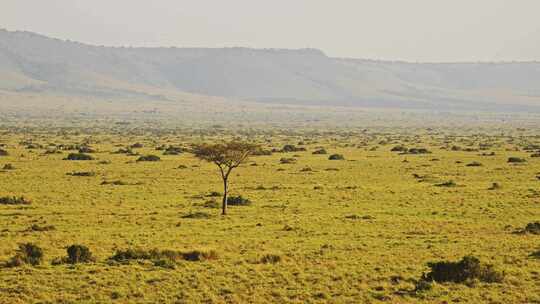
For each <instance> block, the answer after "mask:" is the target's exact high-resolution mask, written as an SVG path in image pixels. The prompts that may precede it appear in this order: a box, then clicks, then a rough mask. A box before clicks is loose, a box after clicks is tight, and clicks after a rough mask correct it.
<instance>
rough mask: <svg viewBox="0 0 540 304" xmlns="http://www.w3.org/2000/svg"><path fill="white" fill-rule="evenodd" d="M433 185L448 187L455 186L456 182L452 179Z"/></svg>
mask: <svg viewBox="0 0 540 304" xmlns="http://www.w3.org/2000/svg"><path fill="white" fill-rule="evenodd" d="M435 186H437V187H449V188H450V187H457V184H456V182H454V181H453V180H450V181H447V182H443V183H439V184H436V185H435Z"/></svg>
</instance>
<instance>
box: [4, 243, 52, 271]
mask: <svg viewBox="0 0 540 304" xmlns="http://www.w3.org/2000/svg"><path fill="white" fill-rule="evenodd" d="M42 262H43V249H41V248H40V247H39V246H37V245H35V244H33V243H25V244H20V245H19V249H18V250H17V253H16V254H15V256H13V257H12V258H11V259H10V260H9V261H8V262H7V266H8V267H18V266H22V265H24V264H28V265H32V266H37V265H39V264H41V263H42Z"/></svg>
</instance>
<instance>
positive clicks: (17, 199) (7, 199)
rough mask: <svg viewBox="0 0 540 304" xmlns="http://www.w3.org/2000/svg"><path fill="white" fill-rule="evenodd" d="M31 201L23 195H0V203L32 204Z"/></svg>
mask: <svg viewBox="0 0 540 304" xmlns="http://www.w3.org/2000/svg"><path fill="white" fill-rule="evenodd" d="M30 204H32V202H31V201H29V200H27V199H25V198H24V197H23V196H21V197H16V196H4V197H0V205H30Z"/></svg>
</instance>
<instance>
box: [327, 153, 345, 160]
mask: <svg viewBox="0 0 540 304" xmlns="http://www.w3.org/2000/svg"><path fill="white" fill-rule="evenodd" d="M328 159H329V160H344V159H345V157H344V156H343V155H341V154H332V155H330V156H329V157H328Z"/></svg>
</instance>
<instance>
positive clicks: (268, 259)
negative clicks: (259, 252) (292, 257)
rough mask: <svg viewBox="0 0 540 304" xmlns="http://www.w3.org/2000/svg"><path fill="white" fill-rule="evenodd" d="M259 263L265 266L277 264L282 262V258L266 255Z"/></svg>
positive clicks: (276, 255)
mask: <svg viewBox="0 0 540 304" xmlns="http://www.w3.org/2000/svg"><path fill="white" fill-rule="evenodd" d="M259 261H260V262H261V263H263V264H277V263H279V262H281V256H280V255H278V254H265V255H263V256H262V257H261V258H260V259H259Z"/></svg>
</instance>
